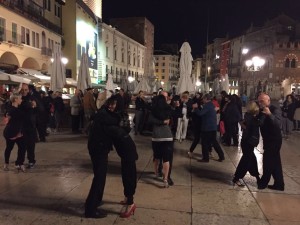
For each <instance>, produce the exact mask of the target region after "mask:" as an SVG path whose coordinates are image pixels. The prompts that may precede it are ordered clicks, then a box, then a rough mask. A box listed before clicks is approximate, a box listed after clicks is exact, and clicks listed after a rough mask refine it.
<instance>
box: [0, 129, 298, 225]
mask: <svg viewBox="0 0 300 225" xmlns="http://www.w3.org/2000/svg"><path fill="white" fill-rule="evenodd" d="M2 130H3V127H0V132H1V134H2ZM132 136H133V138H134V140H135V142H136V145H137V148H138V153H139V160H138V161H137V168H138V185H137V190H136V195H135V202H136V205H137V209H136V212H135V215H134V216H132V217H130V218H129V219H122V218H120V217H119V212H120V211H121V210H122V205H119V204H118V202H119V201H120V200H122V199H123V188H122V182H121V176H120V159H119V157H118V156H117V154H116V152H115V151H112V152H111V153H110V154H109V170H108V174H107V182H106V188H105V194H104V205H103V206H102V208H103V209H105V210H107V212H108V217H107V218H104V219H86V218H84V216H83V213H84V201H85V198H86V196H87V193H88V191H89V188H90V184H91V181H92V178H93V175H92V167H91V162H90V159H89V155H88V151H87V148H86V143H87V137H85V136H84V135H73V134H71V133H70V132H69V131H64V132H62V133H57V134H51V135H50V136H49V137H48V139H47V142H46V143H37V145H36V159H37V164H36V167H35V168H34V169H32V170H30V171H29V170H28V171H27V172H26V173H21V172H20V173H17V172H16V170H15V169H14V167H13V161H14V160H15V159H16V149H14V150H13V152H12V155H11V166H10V171H8V172H4V171H3V170H1V171H0V225H77V224H83V225H85V224H101V225H106V224H107V225H117V224H118V225H119V224H136V225H144V224H145V225H163V224H168V225H177V224H178V225H201V224H203V225H210V224H213V225H219V224H220V225H221V224H222V225H227V224H228V225H234V224H237V225H243V224H251V225H268V224H271V225H296V224H300V147H299V146H300V133H293V135H292V136H291V137H290V139H289V140H288V141H286V140H284V141H283V146H282V151H281V152H282V161H283V171H284V178H285V184H286V186H285V191H284V192H280V191H272V190H269V189H265V190H257V188H256V183H255V179H254V178H252V177H250V176H249V175H247V176H246V177H245V179H244V181H245V183H246V186H245V187H243V188H240V187H233V186H232V184H231V180H232V176H233V173H234V171H235V168H236V166H237V163H238V161H239V158H240V157H241V150H240V148H238V147H223V149H224V152H225V158H226V159H225V161H223V162H218V161H216V160H210V162H209V163H201V162H198V161H197V159H200V156H201V155H200V152H201V151H200V150H201V147H200V146H198V147H197V148H196V150H195V155H194V158H192V159H190V158H188V157H187V151H188V149H189V146H190V144H191V142H190V141H189V140H186V141H184V142H182V143H179V142H175V150H174V165H173V171H172V178H173V180H174V182H175V185H174V186H172V187H170V188H168V189H165V188H162V186H163V183H162V181H161V180H157V179H154V174H153V166H152V149H151V137H149V136H140V135H139V136H134V135H132ZM4 147H5V143H4V139H3V137H2V135H1V137H0V149H1V152H2V153H1V157H0V160H1V161H2V162H3V161H4V159H3V151H4ZM262 151H263V150H262V146H261V145H259V146H258V149H257V150H256V155H257V157H258V161H259V167H260V168H259V170H260V172H262V171H261V160H262V154H261V153H262ZM215 155H216V154H215ZM26 163H27V161H26ZM1 167H2V164H1ZM271 183H272V182H271Z"/></svg>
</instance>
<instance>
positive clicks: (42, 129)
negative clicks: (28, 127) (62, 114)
mask: <svg viewBox="0 0 300 225" xmlns="http://www.w3.org/2000/svg"><path fill="white" fill-rule="evenodd" d="M47 124H48V113H47V112H40V113H39V115H38V117H37V123H36V129H37V131H38V134H39V139H40V140H41V141H45V140H46V129H47Z"/></svg>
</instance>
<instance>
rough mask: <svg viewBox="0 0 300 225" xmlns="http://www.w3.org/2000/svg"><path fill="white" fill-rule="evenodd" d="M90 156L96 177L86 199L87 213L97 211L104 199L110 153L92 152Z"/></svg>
mask: <svg viewBox="0 0 300 225" xmlns="http://www.w3.org/2000/svg"><path fill="white" fill-rule="evenodd" d="M90 157H91V160H92V164H93V172H94V178H93V181H92V185H91V188H90V192H89V194H88V197H87V199H86V201H85V214H94V213H96V210H97V206H98V205H99V203H100V202H101V201H102V198H103V192H104V187H105V182H106V173H107V160H108V159H107V158H108V153H106V154H105V153H104V154H99V153H98V154H95V153H92V154H90Z"/></svg>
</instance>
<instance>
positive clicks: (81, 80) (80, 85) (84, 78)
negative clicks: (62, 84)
mask: <svg viewBox="0 0 300 225" xmlns="http://www.w3.org/2000/svg"><path fill="white" fill-rule="evenodd" d="M89 87H92V82H91V75H90V71H89V65H88V58H87V55H86V54H85V53H84V52H83V53H82V55H81V60H80V66H79V71H78V77H77V89H80V90H82V91H84V90H85V89H87V88H89Z"/></svg>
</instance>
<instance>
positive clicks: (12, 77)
mask: <svg viewBox="0 0 300 225" xmlns="http://www.w3.org/2000/svg"><path fill="white" fill-rule="evenodd" d="M30 82H31V80H30V79H28V78H25V77H24V76H22V75H19V74H8V73H4V72H2V71H0V83H1V84H17V83H20V84H23V83H24V84H30Z"/></svg>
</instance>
